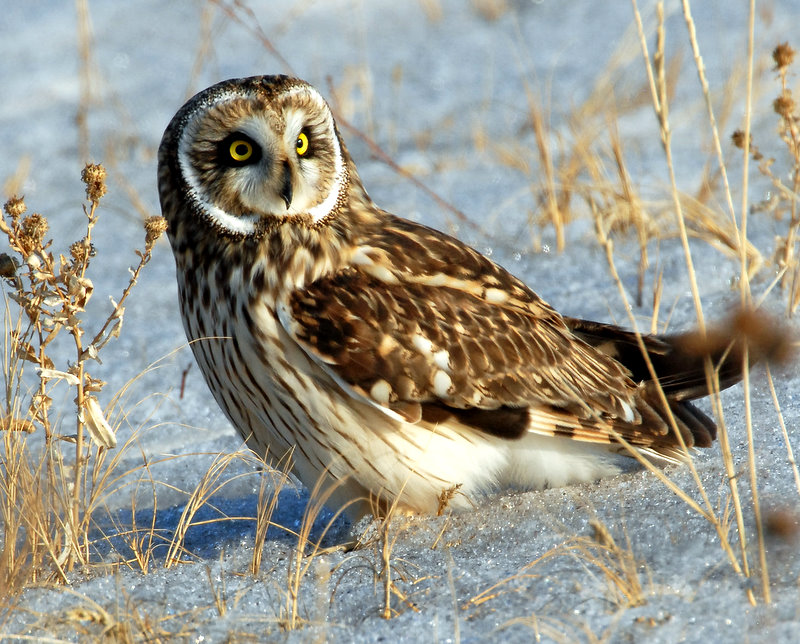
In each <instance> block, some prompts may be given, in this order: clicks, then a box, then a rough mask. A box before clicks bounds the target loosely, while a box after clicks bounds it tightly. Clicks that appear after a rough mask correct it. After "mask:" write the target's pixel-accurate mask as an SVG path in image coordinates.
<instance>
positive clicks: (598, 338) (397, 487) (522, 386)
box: [158, 76, 741, 516]
mask: <svg viewBox="0 0 800 644" xmlns="http://www.w3.org/2000/svg"><path fill="white" fill-rule="evenodd" d="M158 165H159V167H158V181H159V193H160V200H161V207H162V210H163V214H164V216H165V217H166V219H167V221H168V225H169V230H168V232H169V238H170V243H171V246H172V250H173V252H174V256H175V263H176V269H177V277H178V287H179V297H180V310H181V314H182V318H183V324H184V327H185V330H186V336H187V338H188V339H189V341H190V346H191V348H192V351H193V352H194V356H195V358H196V360H197V363H198V365H199V366H200V368H201V370H202V372H203V375H204V377H205V380H206V382H207V384H208V386H209V388H210V390H211V392H212V393H213V395H214V398H215V399H216V401H217V402H218V403H219V405H220V407H221V408H222V409H223V411H224V412H225V414H226V415H227V417H228V418H229V419H230V421H231V423H233V425H234V426H235V427H236V428H237V429H238V430H239V432H240V433H241V435H242V436H243V438H244V439H245V440H246V442H247V445H248V446H249V447H250V448H252V449H253V450H254V451H255V452H257V453H258V454H260V455H263V456H265V457H266V458H267V459H268V460H271V461H273V462H276V461H280V460H281V459H287V458H288V459H290V462H291V468H292V471H293V472H294V473H295V474H296V476H297V477H298V478H299V479H300V480H301V481H302V482H303V483H304V484H305V485H306V486H308V487H309V488H313V487H315V486H323V487H322V489H325V490H327V491H328V492H327V494H329V496H328V497H327V498H328V502H329V504H330V505H332V506H337V507H341V508H346V510H347V511H348V512H349V513H350V514H351V515H352V516H359V515H361V514H364V513H366V512H384V511H386V510H387V509H388V508H399V509H402V510H405V511H408V512H419V513H433V512H436V511H438V510H441V508H442V505H443V502H444V503H449V505H450V506H451V507H453V508H468V507H473V505H474V501H475V499H476V498H477V497H478V496H480V495H481V494H485V493H487V492H491V491H493V490H498V489H503V488H517V489H542V488H547V487H551V486H562V485H566V484H570V483H576V482H587V481H594V480H596V479H598V478H600V477H604V476H608V475H613V474H617V473H619V472H621V471H623V470H625V469H627V466H628V465H629V464H631V463H635V461H634V460H632V459H631V456H632V455H633V453H634V452H638V454H640V455H642V456H643V457H645V458H647V459H649V460H652V461H655V462H659V461H678V460H682V459H684V458H686V455H687V449H686V448H691V447H693V446H696V447H708V446H710V445H711V443H712V441H713V440H714V438H715V431H716V430H715V426H714V423H713V421H712V420H711V419H710V418H708V417H707V416H706V415H705V414H704V413H702V412H701V411H700V410H698V409H697V408H695V407H694V406H693V405H692V404H691V402H690V401H691V400H693V399H696V398H700V397H702V396H705V395H707V394H708V389H707V384H706V369H705V367H704V363H705V359H706V358H705V356H703V355H700V354H698V353H696V352H690V351H687V350H686V349H685V345H686V344H687V343H686V342H685V341H686V339H687V337H688V336H681V335H677V336H644V337H642V336H637V335H636V334H634V333H632V332H629V331H626V330H624V329H621V328H619V327H617V326H612V325H608V324H602V323H597V322H589V321H585V320H579V319H574V318H569V317H565V316H562V315H560V314H559V313H557V312H556V311H555V310H554V309H553V308H551V307H550V306H549V305H548V304H547V303H546V302H545V301H543V300H542V299H541V298H540V297H538V296H537V295H536V294H535V293H534V292H533V291H532V290H531V289H530V288H529V287H528V286H526V285H525V284H524V283H523V282H522V281H520V280H519V279H517V278H516V277H514V276H513V275H511V274H510V273H509V272H508V271H506V270H505V269H503V268H502V267H500V266H499V265H497V264H495V263H494V262H492V261H491V260H490V259H488V258H487V257H485V256H483V255H481V254H480V253H478V252H477V251H475V250H473V249H472V248H470V247H468V246H467V245H465V244H464V243H462V242H461V241H459V240H458V239H455V238H453V237H450V236H448V235H446V234H444V233H442V232H439V231H437V230H434V229H432V228H429V227H426V226H424V225H421V224H418V223H413V222H411V221H408V220H406V219H402V218H400V217H396V216H394V215H392V214H390V213H388V212H386V211H384V210H381V209H380V208H379V207H378V206H376V205H375V204H374V203H373V202H372V200H371V199H370V197H369V196H368V195H367V192H366V190H365V189H364V186H363V185H362V182H361V180H360V178H359V175H358V171H357V170H356V166H355V164H354V163H353V160H352V159H351V157H350V155H349V153H348V151H347V148H346V147H345V143H344V141H343V140H342V137H341V134H340V132H339V130H338V128H337V126H336V123H335V121H334V117H333V115H332V113H331V110H330V108H329V107H328V105H327V104H326V102H325V100H324V98H323V97H322V96H321V94H320V93H319V92H318V91H317V90H316V89H314V88H313V87H312V86H310V85H308V84H307V83H305V82H303V81H301V80H298V79H295V78H290V77H287V76H258V77H253V78H241V79H233V80H228V81H225V82H221V83H219V84H217V85H214V86H213V87H210V88H208V89H206V90H204V91H202V92H200V93H199V94H197V95H196V96H194V97H193V98H192V99H191V100H189V101H188V102H187V103H186V104H185V105H184V106H183V107H182V108H181V109H180V110H179V111H178V113H177V114H176V115H175V117H174V118H173V119H172V121H171V122H170V124H169V126H168V127H167V129H166V132H165V134H164V137H163V139H162V142H161V145H160V149H159V155H158ZM724 355H727V356H728V358H727V360H723V358H722V356H723V351H722V350H720V351H717V352H715V353H714V354H713V355H711V356H710V359H711V362H712V366H713V367H714V368H716V369H717V371H718V373H719V377H720V385H721V386H722V387H726V386H728V385H730V384H732V383H733V382H735V381H737V380H738V379H739V375H740V371H741V363H740V362H738V361H737V360H738V359H737V358H735V351H734V352H728V353H727V354H724Z"/></svg>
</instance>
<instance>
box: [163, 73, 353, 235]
mask: <svg viewBox="0 0 800 644" xmlns="http://www.w3.org/2000/svg"><path fill="white" fill-rule="evenodd" d="M175 151H177V152H175ZM160 155H161V160H160V162H161V165H162V166H164V167H166V168H168V169H169V172H170V173H172V174H173V175H174V174H177V175H179V176H178V177H175V176H172V177H171V179H172V180H173V181H175V180H176V179H177V180H178V181H179V182H180V183H181V184H182V186H181V188H182V192H184V193H185V195H186V196H187V197H188V199H189V200H190V202H191V206H192V208H191V211H192V212H194V213H196V214H199V215H200V216H201V217H205V218H206V219H207V220H208V221H209V222H210V223H211V224H212V225H213V226H215V227H216V228H217V229H221V230H222V232H228V233H231V234H235V235H249V234H253V233H254V232H255V231H256V230H258V229H259V226H260V225H262V224H269V223H271V222H275V221H277V220H281V219H285V218H292V219H296V220H300V221H302V222H304V223H307V224H310V225H315V224H318V223H319V222H322V221H324V220H325V219H326V218H328V217H330V216H331V214H332V213H334V212H335V209H336V207H337V204H338V203H339V202H340V201H341V199H342V197H343V195H344V194H345V191H346V187H347V180H348V172H347V163H346V161H345V158H344V155H345V152H344V149H343V146H342V144H341V142H340V139H339V135H338V132H337V130H336V127H335V125H334V121H333V116H332V114H331V111H330V109H329V108H328V105H327V104H326V103H325V101H324V99H323V98H322V97H321V96H320V94H319V93H318V92H317V91H316V90H315V89H314V88H313V87H311V86H310V85H308V84H306V83H304V82H303V81H299V80H296V79H292V78H287V77H285V76H262V77H255V78H249V79H238V80H232V81H225V82H223V83H219V84H218V85H215V86H213V87H210V88H209V89H207V90H204V91H203V92H201V93H200V94H198V95H196V96H195V97H194V98H192V99H191V100H190V101H189V102H187V103H186V105H184V106H183V108H182V109H181V110H180V111H179V112H178V114H176V116H175V118H174V119H173V121H172V123H171V124H170V126H169V127H168V128H167V132H166V133H165V135H164V140H163V141H162V144H161V152H160ZM165 157H167V158H165ZM170 157H171V158H170Z"/></svg>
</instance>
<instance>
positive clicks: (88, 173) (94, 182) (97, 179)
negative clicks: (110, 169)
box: [81, 163, 107, 203]
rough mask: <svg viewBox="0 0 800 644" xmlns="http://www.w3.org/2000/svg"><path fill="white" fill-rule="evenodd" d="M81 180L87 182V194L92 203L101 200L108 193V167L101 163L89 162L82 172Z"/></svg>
mask: <svg viewBox="0 0 800 644" xmlns="http://www.w3.org/2000/svg"><path fill="white" fill-rule="evenodd" d="M81 181H83V182H84V183H85V184H86V196H87V197H88V198H89V201H91V202H92V203H97V202H98V201H100V199H101V197H102V196H103V195H104V194H106V192H107V189H106V169H105V168H104V167H103V166H102V165H100V164H99V163H97V164H95V163H87V164H86V167H85V168H84V169H83V172H81Z"/></svg>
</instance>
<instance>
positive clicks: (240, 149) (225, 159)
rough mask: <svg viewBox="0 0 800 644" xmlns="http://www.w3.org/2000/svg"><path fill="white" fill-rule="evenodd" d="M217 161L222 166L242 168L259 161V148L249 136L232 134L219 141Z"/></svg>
mask: <svg viewBox="0 0 800 644" xmlns="http://www.w3.org/2000/svg"><path fill="white" fill-rule="evenodd" d="M217 149H218V152H217V155H218V157H217V158H218V159H219V161H220V163H222V165H227V166H234V167H235V166H243V165H250V164H252V163H257V162H258V161H259V160H260V159H261V148H260V147H259V146H258V144H257V143H256V142H255V141H253V139H251V138H250V137H249V136H247V135H246V134H243V133H242V132H234V133H233V134H231V135H230V136H229V137H227V138H226V139H224V140H223V141H220V143H219V147H218V148H217Z"/></svg>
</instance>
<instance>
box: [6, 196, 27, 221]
mask: <svg viewBox="0 0 800 644" xmlns="http://www.w3.org/2000/svg"><path fill="white" fill-rule="evenodd" d="M27 209H28V207H27V206H26V205H25V197H11V199H9V200H8V201H6V203H5V205H4V206H3V210H5V212H6V214H7V215H8V216H9V217H11V219H12V220H14V221H16V220H17V219H19V217H20V216H21V215H22V214H23V213H24V212H25V211H26V210H27Z"/></svg>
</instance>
